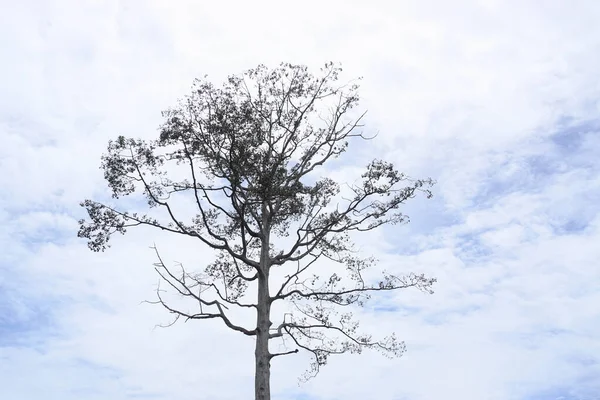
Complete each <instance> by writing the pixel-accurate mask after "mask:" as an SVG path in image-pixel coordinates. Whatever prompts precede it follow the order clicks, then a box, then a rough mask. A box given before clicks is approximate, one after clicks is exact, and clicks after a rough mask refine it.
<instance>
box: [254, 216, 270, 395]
mask: <svg viewBox="0 0 600 400" xmlns="http://www.w3.org/2000/svg"><path fill="white" fill-rule="evenodd" d="M262 211H263V229H264V231H263V234H264V237H263V241H262V248H261V252H260V253H261V254H260V271H259V273H258V301H257V303H256V304H257V309H256V311H257V312H256V314H257V318H256V350H255V352H254V357H255V362H256V370H255V375H254V398H255V400H271V357H270V354H269V329H270V328H271V300H270V298H269V268H270V258H269V240H270V239H269V236H270V235H269V231H270V229H269V227H268V221H267V219H268V217H267V214H266V212H267V211H266V207H265V205H264V204H263V210H262Z"/></svg>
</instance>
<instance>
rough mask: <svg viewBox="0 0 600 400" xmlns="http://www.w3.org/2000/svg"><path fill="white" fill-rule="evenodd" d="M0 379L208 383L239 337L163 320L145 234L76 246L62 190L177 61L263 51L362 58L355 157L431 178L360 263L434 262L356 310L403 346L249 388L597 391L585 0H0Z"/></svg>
mask: <svg viewBox="0 0 600 400" xmlns="http://www.w3.org/2000/svg"><path fill="white" fill-rule="evenodd" d="M0 5H1V6H2V7H1V8H2V10H3V11H2V13H0V57H1V59H2V62H1V63H0V93H2V96H0V142H1V143H2V145H1V146H0V171H1V174H0V397H2V398H3V399H20V400H30V399H31V400H33V399H38V398H44V399H47V400H58V399H60V400H71V399H77V400H81V399H86V400H87V399H90V400H93V399H106V398H110V399H113V400H130V399H157V400H163V399H165V400H166V399H180V400H188V399H190V400H191V399H195V400H204V399H207V400H208V399H210V400H212V399H215V400H232V399H245V398H251V396H252V393H253V388H252V386H253V343H252V340H251V339H248V338H245V337H243V336H241V335H239V334H236V333H235V332H230V331H228V330H227V328H226V327H224V326H222V324H219V323H218V322H214V323H213V322H206V323H205V322H200V321H192V322H189V323H186V324H183V323H181V324H176V325H175V326H173V327H171V328H168V329H160V328H155V325H156V324H159V323H167V322H169V315H167V314H166V313H165V312H164V310H163V309H161V308H159V307H156V306H151V305H148V304H143V303H141V302H142V301H143V300H151V299H153V295H154V289H155V287H156V275H155V273H154V272H153V268H152V263H153V262H155V259H154V253H153V251H152V250H151V249H150V248H149V246H152V245H153V243H156V244H157V246H159V248H160V249H161V252H162V253H163V256H164V258H165V259H167V260H170V262H175V261H185V262H186V263H188V264H186V265H190V266H194V267H198V268H201V267H202V264H203V260H204V259H205V258H206V249H204V248H203V247H202V246H199V245H198V243H195V242H190V241H185V240H183V241H182V240H181V239H180V238H172V237H169V235H164V234H158V233H156V232H153V231H147V230H137V231H131V232H129V233H128V234H127V235H126V236H124V237H118V238H115V239H114V241H113V247H112V248H111V249H110V250H109V251H107V252H105V253H99V254H98V253H93V252H91V251H89V250H88V249H87V246H86V243H85V241H84V240H82V239H78V238H77V237H76V232H77V227H78V225H77V220H78V219H80V218H82V217H84V211H83V209H81V208H80V207H79V206H78V203H79V202H80V201H82V200H83V199H86V198H94V199H99V200H102V199H107V198H108V197H107V194H108V190H107V187H106V184H105V182H104V181H103V176H102V171H101V170H100V169H99V165H100V156H101V155H102V153H103V152H104V151H105V149H106V145H107V142H108V140H109V139H114V138H116V137H117V136H118V135H125V136H132V137H140V138H146V139H151V138H154V137H156V135H157V128H158V125H159V124H160V123H161V116H160V111H161V110H164V109H166V108H168V107H170V106H172V105H174V104H175V103H176V101H177V99H178V98H181V97H182V96H184V95H186V94H187V93H188V91H189V89H190V87H191V84H192V81H193V79H194V78H196V77H200V76H203V75H205V74H208V76H209V79H211V80H212V81H214V82H215V83H219V82H221V81H222V80H223V79H224V78H225V77H226V76H227V75H229V74H237V73H240V72H242V71H244V70H246V69H248V68H252V67H255V66H256V65H258V64H260V63H263V64H266V65H268V66H276V65H277V64H279V63H280V62H282V61H286V62H292V63H298V64H306V65H308V66H309V67H311V68H316V67H318V66H320V65H322V64H323V63H325V62H326V61H330V60H332V61H338V62H341V63H342V65H343V66H344V76H347V77H348V78H353V77H356V76H363V81H362V83H361V85H362V88H361V91H360V93H361V97H362V101H361V107H362V108H364V109H367V110H368V114H367V117H366V120H365V122H366V124H367V125H366V128H365V129H367V131H370V132H378V133H379V135H378V137H377V138H376V139H375V140H373V141H371V142H369V143H368V144H366V145H360V146H358V148H354V149H352V148H351V150H350V151H349V152H348V153H347V155H346V159H345V160H344V161H342V160H341V161H340V163H337V164H335V165H334V166H333V167H327V168H329V169H325V170H324V171H323V174H327V175H329V176H335V177H336V178H337V179H340V180H342V181H343V180H344V179H352V177H353V176H355V175H356V174H357V173H360V170H359V169H357V166H360V165H365V164H366V163H367V162H368V161H369V159H371V158H373V157H375V156H376V157H381V158H384V159H386V160H389V161H392V162H394V163H395V164H396V165H397V167H398V168H399V169H400V170H402V171H404V172H406V173H407V174H409V175H411V176H419V177H421V176H423V177H425V176H431V177H432V178H434V179H436V180H437V182H438V183H437V185H436V186H435V188H434V198H433V199H432V200H425V199H415V200H414V201H413V202H411V203H410V204H408V205H407V206H406V213H407V214H409V215H410V217H411V222H410V224H408V225H403V226H393V227H386V228H384V229H381V230H379V231H377V232H374V233H371V234H368V235H366V236H363V237H361V238H360V239H359V240H360V242H359V244H360V245H361V248H362V249H363V251H364V253H365V255H374V256H375V257H377V258H378V259H379V260H380V267H381V268H385V269H388V270H393V271H401V272H404V271H406V272H411V271H412V272H418V273H425V274H427V275H429V276H434V277H436V278H437V279H438V282H437V284H436V286H435V288H434V289H435V294H433V295H425V294H423V293H420V292H418V291H400V292H396V293H394V294H393V295H389V296H382V297H380V298H378V299H377V300H376V301H375V302H373V303H372V304H370V305H368V306H367V307H365V308H364V309H362V310H361V311H360V315H361V320H362V324H363V326H364V327H365V328H368V330H369V331H371V332H373V333H380V332H383V333H387V332H392V331H394V332H396V333H397V335H398V337H399V338H400V339H402V340H404V341H405V342H406V346H407V353H406V354H405V355H404V356H403V357H401V358H399V359H394V360H389V359H386V358H384V357H381V356H379V355H378V354H371V353H368V352H366V353H364V354H362V355H349V356H338V357H334V358H332V359H331V362H330V363H329V365H327V366H326V367H325V368H324V369H323V370H322V371H321V373H320V374H319V375H318V377H317V378H315V379H313V380H311V381H309V382H308V383H305V384H301V385H298V379H297V378H298V377H299V376H300V375H301V374H302V372H303V371H304V370H305V369H306V368H307V367H308V362H309V358H308V357H307V356H306V355H303V354H298V355H294V356H288V357H286V358H281V359H276V360H274V361H273V372H272V392H273V399H278V400H279V399H281V400H291V399H303V400H334V399H344V400H358V399H365V398H367V399H369V398H377V399H390V400H431V399H439V398H444V399H457V400H458V399H460V400H482V399H484V400H487V399H489V400H496V399H497V400H598V399H600V265H599V263H600V262H599V260H600V246H599V245H598V244H599V243H600V212H599V211H600V207H598V204H600V157H598V154H599V153H600V136H599V133H600V79H599V78H598V71H600V24H598V20H600V2H597V1H594V0H576V1H572V2H566V1H558V0H547V1H544V2H541V1H537V0H535V1H534V0H520V1H512V0H505V1H501V0H479V1H475V0H471V1H466V0H465V1H460V0H457V1H453V2H448V1H443V0H438V1H434V0H420V1H403V0H401V1H395V2H388V1H379V0H371V1H369V2H367V1H361V2H357V1H349V0H345V1H335V0H333V1H329V0H328V1H313V0H308V1H303V2H297V3H294V4H292V3H288V4H286V3H284V2H276V1H269V2H267V1H252V2H249V1H225V0H223V1H220V2H201V1H184V0H177V1H152V0H146V1H141V0H140V1H135V0H132V1H115V0H103V1H91V0H89V1H80V0H61V1H58V0H49V1H41V0H39V1H29V0H21V1H8V0H0Z"/></svg>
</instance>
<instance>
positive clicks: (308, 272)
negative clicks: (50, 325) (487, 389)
mask: <svg viewBox="0 0 600 400" xmlns="http://www.w3.org/2000/svg"><path fill="white" fill-rule="evenodd" d="M340 71H341V68H340V67H339V66H337V65H335V64H333V63H328V64H326V65H325V67H324V68H322V69H321V70H320V73H319V74H317V75H313V74H311V73H309V72H308V69H307V68H306V67H305V66H299V65H291V64H281V65H280V66H279V67H277V68H275V69H268V68H266V67H265V66H262V65H261V66H258V67H257V68H256V69H251V70H248V71H246V72H244V73H243V74H241V75H238V76H231V77H229V79H228V80H227V81H226V82H225V83H224V84H223V85H222V86H221V87H215V86H214V85H213V84H211V83H210V82H208V81H207V80H206V77H205V79H202V80H197V81H196V82H195V84H194V86H193V90H192V93H191V94H190V95H189V96H188V97H186V98H185V99H184V100H182V101H181V102H180V103H179V104H178V106H176V107H174V108H172V109H170V110H168V111H165V112H164V113H163V116H164V119H165V121H164V123H163V125H162V126H161V129H160V137H159V138H158V139H157V140H152V141H144V140H138V139H130V138H125V137H123V136H120V137H118V139H117V140H115V141H110V142H109V145H108V152H107V153H106V154H105V155H104V156H103V157H102V168H103V169H104V174H105V178H106V180H107V182H108V184H109V186H110V188H111V189H112V195H113V197H114V198H115V199H118V198H121V197H122V196H126V195H129V194H132V193H134V192H141V193H143V195H144V196H145V198H146V199H147V202H148V206H149V207H150V208H157V209H159V210H160V211H162V217H161V218H162V219H161V218H158V217H154V216H151V215H150V214H138V213H129V212H127V211H126V210H122V209H120V208H117V207H113V206H111V205H107V204H103V203H100V202H97V201H93V200H85V201H84V202H83V203H82V206H83V207H85V208H86V210H87V212H88V215H89V220H87V221H86V220H81V221H80V230H79V233H78V235H79V236H80V237H83V238H87V239H88V240H89V241H88V245H89V247H90V249H92V250H94V251H103V250H105V249H106V248H107V247H108V241H109V239H110V237H111V235H112V234H113V233H116V232H119V233H121V234H124V233H125V231H126V229H127V228H130V227H135V226H150V227H153V228H158V229H161V230H163V231H167V232H170V233H173V234H177V235H185V236H188V237H192V238H195V239H197V240H199V241H200V242H201V243H203V244H205V245H206V246H208V247H209V248H212V249H214V250H216V251H217V256H216V258H215V259H214V261H212V262H211V263H209V264H208V265H207V266H206V268H205V270H204V271H203V272H202V273H196V272H191V271H187V270H186V269H185V268H183V266H181V269H178V270H177V271H175V270H173V269H171V268H169V267H167V266H166V265H165V263H164V262H163V260H162V258H161V257H160V254H159V253H158V251H157V252H156V254H157V257H158V262H157V263H156V264H155V266H156V271H157V272H158V274H159V275H160V278H161V281H162V282H163V283H165V284H166V286H167V287H169V288H170V289H171V290H174V291H175V293H178V294H179V295H181V296H183V297H184V298H188V299H190V300H191V302H192V303H190V304H194V305H195V306H194V310H195V311H193V312H189V311H185V310H182V309H180V308H177V307H175V306H174V305H172V304H169V302H167V301H165V300H164V299H163V297H162V296H161V293H162V290H161V289H159V290H157V296H158V300H157V301H156V303H158V304H161V305H162V306H163V307H164V308H166V309H167V310H168V311H169V312H170V313H172V314H174V315H175V321H176V320H177V319H178V318H180V317H183V318H185V319H186V320H189V319H220V320H222V321H223V323H225V325H226V326H227V327H229V328H231V329H233V330H234V331H237V332H240V333H242V334H244V335H247V336H252V337H255V340H256V350H255V359H256V371H255V372H256V374H255V399H256V400H268V399H270V366H271V360H272V359H273V358H274V357H278V356H283V355H288V354H293V353H297V352H298V351H299V350H303V351H307V352H309V353H310V354H312V356H313V361H312V363H311V366H310V368H309V369H308V371H307V372H306V374H305V376H304V378H305V379H308V378H310V377H312V376H314V375H315V374H316V373H317V372H318V371H319V368H320V367H321V366H323V365H325V364H326V363H327V360H328V357H329V356H330V355H332V354H342V353H360V352H361V351H362V350H363V349H365V348H371V349H375V350H379V351H380V352H382V353H383V354H385V355H387V356H400V355H401V354H402V353H403V352H404V350H405V346H404V343H403V342H401V341H399V340H397V339H396V337H395V336H394V335H393V334H392V335H390V336H388V337H384V338H380V339H374V338H372V337H371V336H370V335H368V334H364V333H362V332H361V331H360V330H359V324H358V322H357V321H356V320H355V319H354V318H353V317H352V313H351V312H343V313H341V312H338V310H340V309H344V306H350V305H355V306H362V305H364V302H365V301H366V300H367V299H368V298H369V296H370V295H371V294H373V293H374V292H380V291H393V290H398V289H404V288H409V287H414V288H418V289H420V290H423V291H426V292H431V286H432V284H433V283H434V282H435V279H431V278H427V277H425V276H423V275H417V274H412V273H411V274H408V275H403V276H398V275H393V274H390V273H385V272H384V273H383V274H382V275H381V276H380V279H379V280H377V281H375V282H373V281H372V280H366V279H364V277H363V271H365V269H367V268H368V267H370V266H371V265H373V264H374V263H375V261H374V260H373V259H372V258H369V257H361V256H359V255H358V252H357V251H356V249H355V247H354V245H353V243H352V241H351V240H350V234H351V233H353V232H368V231H371V230H374V229H376V228H378V227H380V226H382V225H384V224H398V223H405V222H407V221H408V218H407V217H406V216H405V215H404V214H403V213H402V212H400V207H401V206H402V205H403V204H404V203H405V202H406V201H407V200H408V199H410V198H413V197H415V196H416V195H417V194H418V193H423V194H424V195H425V196H426V197H427V198H429V197H431V192H430V190H429V188H430V187H431V186H432V185H433V183H434V182H433V181H432V180H431V179H411V178H409V177H408V176H407V175H405V174H403V173H400V172H398V171H397V170H396V169H395V168H394V166H393V165H392V164H391V163H388V162H385V161H382V160H378V159H376V160H373V161H372V162H370V163H369V164H368V165H367V166H366V169H365V170H364V173H363V174H362V175H361V177H360V179H358V180H357V181H356V182H355V183H351V184H348V183H345V184H343V185H341V184H338V183H337V182H335V181H334V180H333V179H331V178H329V177H322V176H318V172H319V168H320V167H322V166H323V165H324V164H325V163H327V162H328V161H331V160H333V159H335V158H337V157H338V156H340V155H341V154H342V153H344V152H345V151H346V149H347V147H348V144H349V140H351V139H353V138H355V139H364V140H367V139H369V138H366V137H365V136H363V134H362V133H361V132H360V128H361V127H362V125H361V121H362V119H363V116H364V114H362V115H358V114H357V115H356V116H355V117H354V118H351V115H352V114H353V109H354V108H355V107H356V105H357V104H358V101H359V97H358V84H357V83H356V82H350V83H346V84H339V83H338V75H339V73H340ZM324 110H325V111H326V113H325V114H324V113H323V111H324ZM172 165H178V166H180V167H181V166H183V167H185V168H186V170H187V177H186V178H185V179H174V178H173V176H172V173H171V172H172V171H173V167H172ZM176 196H183V197H184V198H187V199H190V200H191V201H192V202H193V203H194V208H195V216H194V217H192V218H189V220H188V221H182V220H181V219H180V214H181V213H179V212H178V210H176V209H174V208H175V207H173V204H172V203H173V199H174V198H175V197H176ZM319 265H321V267H318V266H319ZM322 265H328V266H329V267H331V271H334V272H326V273H324V272H323V271H328V270H327V269H325V270H324V269H323V267H322ZM333 266H335V268H333ZM273 271H283V274H284V275H281V276H283V278H282V279H279V280H277V279H273V278H271V279H270V277H271V273H272V272H273ZM251 285H252V286H253V287H254V288H255V289H256V294H255V295H254V296H253V298H252V299H249V297H250V296H249V295H248V294H247V293H246V291H247V289H248V288H249V287H250V286H251ZM279 301H287V302H289V303H291V305H292V306H293V310H294V311H293V312H292V313H291V314H289V315H288V314H286V315H277V316H272V313H271V307H272V305H273V304H274V303H276V302H279ZM236 308H240V309H242V308H243V309H252V310H253V311H254V312H255V313H256V324H255V325H254V326H252V327H244V326H242V325H240V324H239V323H237V322H236V321H234V320H233V318H232V315H233V314H234V309H236ZM345 309H351V308H349V307H346V308H345ZM272 317H276V318H277V319H278V321H279V322H278V323H277V325H273V324H272V322H271V318H272ZM175 321H174V322H175ZM276 338H281V339H285V340H286V344H287V346H288V348H287V350H286V351H283V352H279V353H276V352H271V351H270V349H269V342H270V341H272V340H273V339H276Z"/></svg>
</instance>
